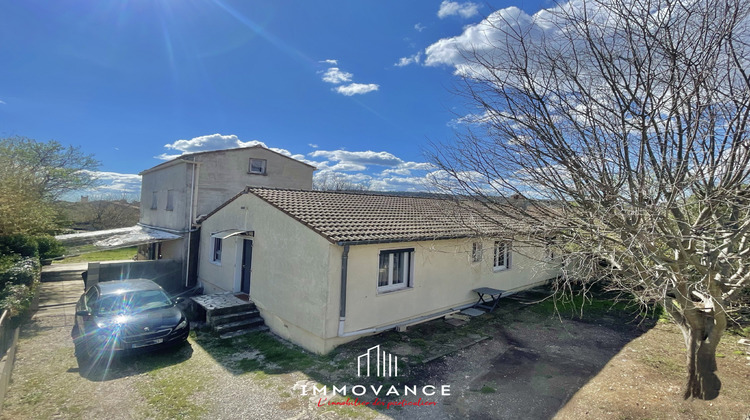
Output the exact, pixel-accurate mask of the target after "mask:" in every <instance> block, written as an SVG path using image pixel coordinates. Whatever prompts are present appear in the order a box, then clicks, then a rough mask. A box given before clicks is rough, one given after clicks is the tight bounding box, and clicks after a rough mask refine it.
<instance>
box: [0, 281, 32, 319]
mask: <svg viewBox="0 0 750 420" xmlns="http://www.w3.org/2000/svg"><path fill="white" fill-rule="evenodd" d="M33 298H34V291H33V288H32V287H29V286H27V285H25V284H7V285H6V286H5V288H4V289H3V291H2V292H0V312H2V311H4V310H6V309H7V310H8V314H9V315H10V316H11V318H13V317H17V316H18V315H21V314H23V313H24V312H26V311H27V310H28V309H29V307H30V306H31V301H32V300H33Z"/></svg>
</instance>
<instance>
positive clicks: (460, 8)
mask: <svg viewBox="0 0 750 420" xmlns="http://www.w3.org/2000/svg"><path fill="white" fill-rule="evenodd" d="M478 13H479V5H478V4H476V3H471V2H466V3H459V2H457V1H448V0H443V2H442V3H440V10H438V13H437V15H438V17H439V18H440V19H445V18H446V17H448V16H461V17H462V18H465V19H468V18H470V17H472V16H475V15H477V14H478Z"/></svg>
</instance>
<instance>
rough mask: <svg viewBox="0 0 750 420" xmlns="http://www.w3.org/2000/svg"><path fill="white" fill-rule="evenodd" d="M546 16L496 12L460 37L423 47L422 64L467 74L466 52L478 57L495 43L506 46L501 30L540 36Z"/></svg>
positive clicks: (509, 10) (510, 10)
mask: <svg viewBox="0 0 750 420" xmlns="http://www.w3.org/2000/svg"><path fill="white" fill-rule="evenodd" d="M549 14H550V12H549V11H547V10H541V11H539V12H537V13H536V14H535V15H534V16H533V17H532V16H529V15H528V14H526V13H525V12H524V11H522V10H521V9H519V8H517V7H508V8H506V9H501V10H498V11H496V12H493V13H492V14H491V15H489V16H488V17H487V18H486V19H484V20H482V21H481V22H479V23H477V24H474V25H468V26H466V27H465V28H464V31H463V33H462V34H461V35H458V36H455V37H451V38H443V39H440V40H438V41H437V42H435V43H433V44H432V45H430V46H429V47H427V48H426V49H425V59H424V64H425V65H426V66H437V65H441V64H445V65H450V66H454V67H455V68H456V72H457V73H459V74H465V73H466V72H467V71H470V70H471V69H470V68H469V67H470V66H469V64H467V60H466V56H467V54H466V53H467V52H468V53H469V55H471V53H472V52H477V53H478V54H482V53H484V52H489V51H492V50H494V49H495V48H494V45H496V44H498V43H506V42H508V40H507V39H505V37H504V36H503V35H502V30H503V29H506V30H513V31H518V32H519V33H524V32H526V31H529V32H528V33H529V34H530V35H531V36H534V35H541V34H542V33H543V32H544V31H545V30H548V29H550V28H549V26H548V25H547V24H546V23H547V22H549ZM511 27H514V28H513V29H510V28H511Z"/></svg>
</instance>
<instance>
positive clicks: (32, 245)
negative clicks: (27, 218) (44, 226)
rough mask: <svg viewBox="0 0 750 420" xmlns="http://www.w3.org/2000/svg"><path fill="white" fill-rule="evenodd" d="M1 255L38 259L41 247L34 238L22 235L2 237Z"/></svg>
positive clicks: (0, 238)
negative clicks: (17, 255)
mask: <svg viewBox="0 0 750 420" xmlns="http://www.w3.org/2000/svg"><path fill="white" fill-rule="evenodd" d="M0 254H4V255H10V254H19V255H21V256H22V257H38V256H39V246H38V245H37V241H36V239H35V238H34V237H33V236H29V235H22V234H16V235H7V236H0Z"/></svg>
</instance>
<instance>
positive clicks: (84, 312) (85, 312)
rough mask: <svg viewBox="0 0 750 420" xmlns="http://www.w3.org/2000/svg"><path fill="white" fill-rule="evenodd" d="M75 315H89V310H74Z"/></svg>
mask: <svg viewBox="0 0 750 420" xmlns="http://www.w3.org/2000/svg"><path fill="white" fill-rule="evenodd" d="M76 316H91V311H76Z"/></svg>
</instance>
